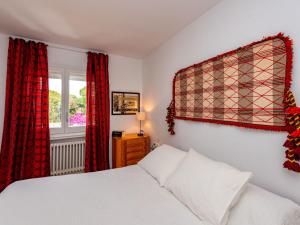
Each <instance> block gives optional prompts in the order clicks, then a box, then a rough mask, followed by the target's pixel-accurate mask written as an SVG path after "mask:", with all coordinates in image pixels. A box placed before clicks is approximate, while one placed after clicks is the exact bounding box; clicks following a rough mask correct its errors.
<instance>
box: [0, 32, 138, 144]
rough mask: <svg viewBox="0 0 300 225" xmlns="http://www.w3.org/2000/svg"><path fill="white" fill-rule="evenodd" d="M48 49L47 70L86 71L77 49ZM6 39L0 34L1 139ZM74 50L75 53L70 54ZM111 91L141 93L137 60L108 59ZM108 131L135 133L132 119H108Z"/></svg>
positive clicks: (84, 54)
mask: <svg viewBox="0 0 300 225" xmlns="http://www.w3.org/2000/svg"><path fill="white" fill-rule="evenodd" d="M59 47H62V48H55V47H51V45H49V46H48V61H49V67H62V68H67V69H73V70H81V71H86V64H87V55H86V53H85V52H84V51H82V50H80V49H74V48H73V49H72V48H70V49H71V50H66V49H63V48H68V47H66V46H59ZM7 49H8V36H7V35H2V34H0V136H1V138H2V131H3V117H4V103H5V84H6V83H5V82H6V63H7ZM73 50H74V51H73ZM81 51H82V52H81ZM109 79H110V91H132V92H140V93H141V91H142V61H141V60H138V59H133V58H128V57H122V56H117V55H109ZM110 122H111V130H124V131H125V132H128V133H130V132H138V129H139V128H138V125H139V123H138V121H137V120H136V118H135V116H132V115H130V116H129V115H128V116H111V120H110Z"/></svg>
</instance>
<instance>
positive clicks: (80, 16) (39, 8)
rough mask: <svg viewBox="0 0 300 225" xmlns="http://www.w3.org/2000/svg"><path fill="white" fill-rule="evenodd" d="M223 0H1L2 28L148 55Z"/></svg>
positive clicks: (48, 39) (94, 47) (65, 42)
mask: <svg viewBox="0 0 300 225" xmlns="http://www.w3.org/2000/svg"><path fill="white" fill-rule="evenodd" d="M218 2H220V0H26V1H24V0H9V1H8V0H0V32H2V33H6V34H10V35H15V36H21V37H26V38H31V39H35V40H41V41H45V42H49V43H55V44H62V45H68V46H73V47H78V48H84V49H91V50H97V51H103V52H109V53H113V54H119V55H123V56H129V57H135V58H143V57H145V56H146V55H147V54H149V53H150V52H151V51H153V50H154V49H155V48H157V47H158V46H159V45H160V44H161V43H163V42H164V41H166V40H167V39H168V38H170V37H171V36H173V35H174V34H175V33H177V32H178V31H180V30H181V29H183V28H184V27H185V26H186V25H188V24H190V23H191V22H192V21H194V20H195V19H196V18H198V17H199V16H200V15H202V14H203V13H205V12H206V11H207V10H209V9H210V8H211V7H213V6H214V5H215V4H217V3H218Z"/></svg>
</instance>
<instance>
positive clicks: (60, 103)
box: [49, 68, 86, 136]
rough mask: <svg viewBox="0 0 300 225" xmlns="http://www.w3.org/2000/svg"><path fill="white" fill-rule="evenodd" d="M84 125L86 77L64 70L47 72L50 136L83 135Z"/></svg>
mask: <svg viewBox="0 0 300 225" xmlns="http://www.w3.org/2000/svg"><path fill="white" fill-rule="evenodd" d="M85 124H86V75H85V73H84V72H78V71H71V70H66V69H53V68H52V69H50V70H49V126H50V129H51V135H56V134H61V135H68V136H70V135H72V134H74V133H83V132H84V130H85Z"/></svg>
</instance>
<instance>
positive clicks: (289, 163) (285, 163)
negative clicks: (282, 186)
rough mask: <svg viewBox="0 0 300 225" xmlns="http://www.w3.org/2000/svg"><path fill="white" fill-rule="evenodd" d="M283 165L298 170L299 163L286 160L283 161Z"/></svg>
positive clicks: (299, 167)
mask: <svg viewBox="0 0 300 225" xmlns="http://www.w3.org/2000/svg"><path fill="white" fill-rule="evenodd" d="M283 167H284V168H287V169H288V170H292V171H295V172H300V165H299V164H298V163H296V162H291V161H289V160H287V161H285V162H284V164H283Z"/></svg>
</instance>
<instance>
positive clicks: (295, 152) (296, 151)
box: [292, 148, 300, 155]
mask: <svg viewBox="0 0 300 225" xmlns="http://www.w3.org/2000/svg"><path fill="white" fill-rule="evenodd" d="M292 154H294V155H300V148H296V149H293V150H292Z"/></svg>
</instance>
